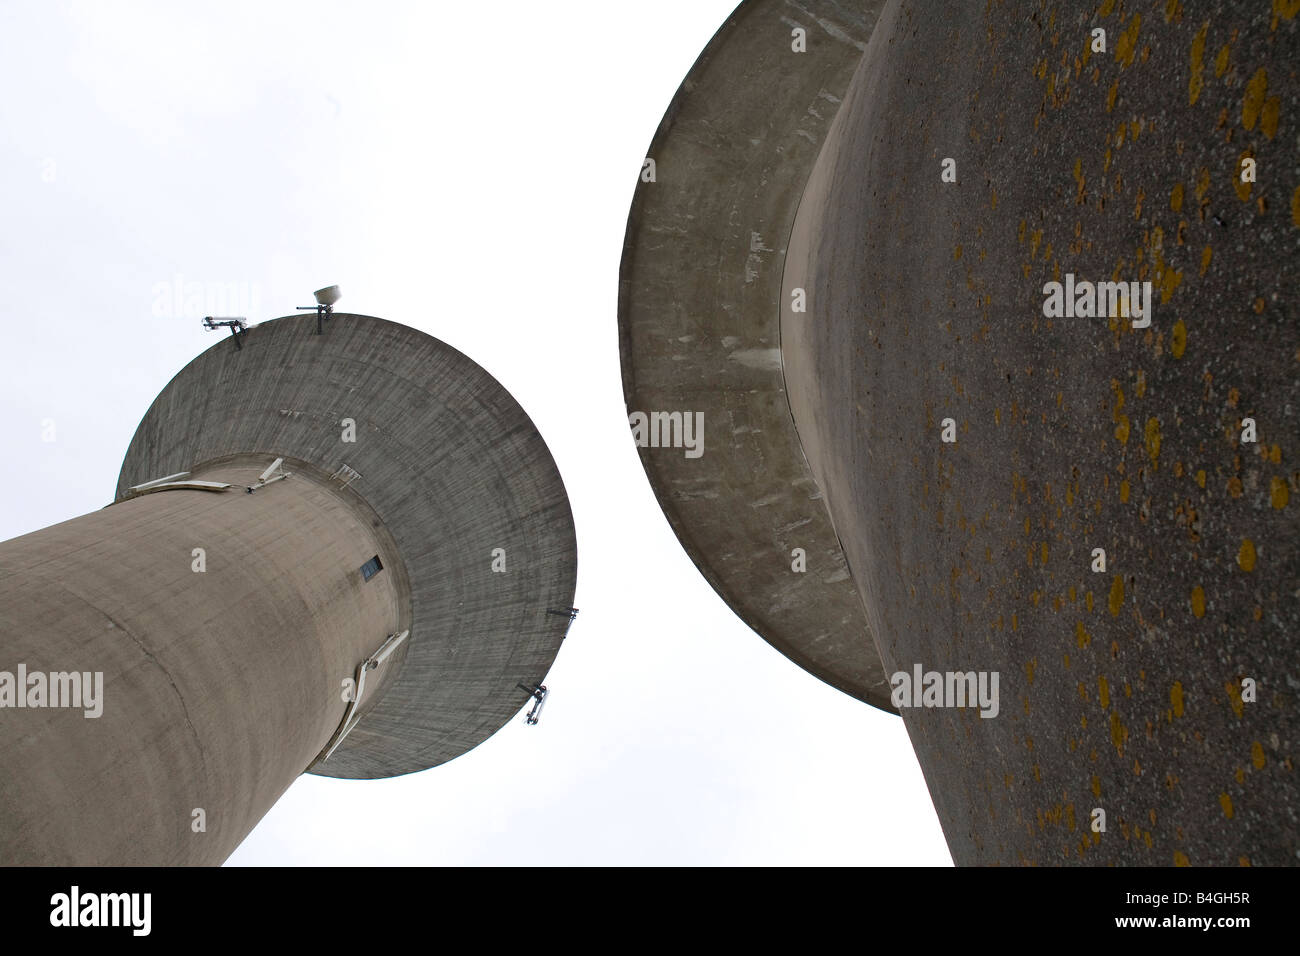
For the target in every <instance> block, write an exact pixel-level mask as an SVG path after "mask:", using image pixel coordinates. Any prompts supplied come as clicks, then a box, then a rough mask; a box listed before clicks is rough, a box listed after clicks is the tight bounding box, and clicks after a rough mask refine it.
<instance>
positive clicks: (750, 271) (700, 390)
mask: <svg viewBox="0 0 1300 956" xmlns="http://www.w3.org/2000/svg"><path fill="white" fill-rule="evenodd" d="M883 5H884V4H883V2H877V0H871V2H866V3H861V4H856V5H852V6H846V5H842V4H839V3H833V2H826V0H808V2H806V3H802V4H799V5H792V4H789V3H785V2H780V0H752V2H748V3H744V4H742V5H741V6H740V7H738V8H737V9H736V10H735V11H734V12H733V13H732V15H731V17H730V18H729V19H728V21H727V22H726V23H725V24H724V25H723V26H722V28H721V29H719V31H718V32H717V34H716V35H715V36H714V37H713V39H712V41H711V42H710V43H709V45H708V47H707V48H706V49H705V50H704V52H703V53H702V54H701V55H700V57H699V59H698V60H697V61H696V63H695V65H694V66H693V67H692V68H691V71H690V72H689V74H688V75H687V77H686V79H685V80H684V81H683V83H682V85H681V88H680V89H679V90H678V92H677V94H676V96H675V97H674V98H673V101H672V104H671V105H670V106H669V108H668V111H667V113H666V114H665V115H664V118H663V121H662V122H661V123H660V126H659V129H658V131H657V132H656V134H655V136H654V139H653V141H652V143H651V146H650V150H649V152H648V154H647V156H648V157H649V158H651V159H653V160H654V162H655V178H654V181H653V182H649V181H645V177H643V178H642V180H640V181H638V183H637V191H636V195H635V197H634V199H633V202H632V209H631V212H630V214H629V216H628V224H627V235H626V238H625V240H624V248H623V259H622V264H621V268H620V274H619V345H620V352H621V355H622V371H623V390H624V397H625V400H626V403H627V410H628V413H629V415H632V414H633V413H636V412H641V413H643V414H645V415H647V416H650V415H652V414H654V413H655V412H659V413H672V412H679V413H702V415H703V439H704V441H703V450H702V453H701V454H699V455H698V457H688V456H687V455H686V454H685V453H684V449H683V448H680V447H652V446H651V445H650V444H647V445H645V446H642V447H640V448H639V449H638V451H639V453H640V456H641V463H642V465H643V467H644V468H645V470H646V475H647V477H648V478H649V479H650V484H651V486H652V487H653V489H654V492H655V495H656V497H657V498H658V500H659V504H660V507H661V508H662V509H663V511H664V514H665V516H666V517H667V518H668V521H669V523H670V524H671V525H672V528H673V531H674V532H675V533H676V535H677V537H678V540H680V541H681V543H682V546H683V547H684V548H685V550H686V552H687V554H688V555H689V556H690V558H691V560H692V561H693V562H694V563H695V565H696V566H697V567H698V568H699V569H700V572H701V573H702V574H703V575H704V577H705V579H706V580H708V582H709V584H710V585H712V586H713V588H714V590H715V591H717V593H718V594H719V595H720V596H721V597H722V598H723V600H725V601H726V602H727V604H728V605H729V606H730V607H731V608H732V609H733V610H734V611H735V612H736V613H737V614H738V615H739V616H740V617H741V619H743V620H744V621H745V623H746V624H748V625H749V626H750V627H751V628H753V630H754V631H756V632H757V633H758V634H759V635H760V636H762V637H763V638H764V639H765V640H766V641H767V642H768V643H770V644H771V645H772V646H773V647H775V648H776V649H777V650H779V651H780V652H781V653H782V654H784V655H785V656H786V657H788V658H790V659H791V660H792V661H794V662H795V663H796V664H798V665H799V666H800V667H802V668H804V669H805V670H807V671H809V672H810V673H812V674H814V675H815V676H817V677H819V678H821V679H822V680H824V681H826V682H827V683H829V684H831V685H832V686H834V687H837V688H839V689H840V690H842V691H844V692H845V693H847V694H850V695H852V696H853V697H856V698H858V699H860V700H863V701H866V702H867V703H869V704H872V705H873V706H876V707H879V708H882V709H885V710H893V707H892V705H891V704H890V702H889V685H888V683H887V681H886V680H885V675H884V672H883V670H882V667H881V664H880V658H879V655H878V654H877V653H876V649H875V646H874V644H873V639H872V635H871V631H870V628H869V627H868V624H867V620H866V617H865V615H864V613H863V607H862V603H861V601H860V599H859V597H858V593H857V591H856V589H855V587H854V584H853V581H852V579H851V577H850V574H849V569H848V566H847V564H846V561H845V557H844V552H843V549H842V548H841V546H840V543H839V541H838V539H837V538H836V536H835V531H834V529H833V528H832V526H831V522H830V519H829V516H828V514H827V510H826V506H825V503H824V502H823V500H822V496H821V492H820V490H819V489H818V486H817V483H816V481H815V480H814V478H813V475H812V472H811V471H810V469H809V467H808V463H807V462H806V460H805V459H804V456H803V453H802V451H801V449H800V445H799V436H798V434H797V433H796V430H795V426H794V422H793V420H792V418H791V414H790V407H789V403H788V401H787V397H786V392H785V382H784V378H783V373H782V367H781V352H780V319H781V313H780V310H781V308H782V307H783V306H782V304H781V299H780V295H781V280H782V272H783V268H784V260H785V252H786V244H787V241H788V237H789V235H790V230H791V228H792V226H793V223H794V218H795V213H796V210H797V209H798V205H799V198H800V195H801V193H802V191H803V188H804V183H805V181H806V179H807V177H808V174H809V172H810V171H811V170H812V167H813V164H814V163H815V161H816V159H817V156H818V151H819V149H820V146H821V144H822V142H823V140H824V139H825V136H826V133H827V130H828V129H829V127H830V123H831V121H832V120H833V118H834V117H835V114H836V111H837V110H838V108H839V103H840V100H841V98H842V97H843V95H844V92H845V90H846V89H847V87H848V85H849V81H850V79H851V78H852V76H853V71H854V69H855V67H856V66H857V64H858V61H859V59H860V58H861V56H862V52H863V50H864V49H865V48H866V42H867V39H868V38H869V36H870V35H871V29H872V25H873V23H874V21H875V18H876V16H877V15H878V12H879V10H880V8H881V7H882V6H883ZM796 28H802V29H804V30H805V32H806V39H807V52H804V53H799V52H795V51H794V50H793V49H792V42H793V40H792V30H794V29H796ZM651 440H652V439H651ZM796 549H800V550H801V551H802V552H803V559H804V560H805V562H806V571H803V572H799V571H796V570H794V568H795V566H796V564H797V562H798V561H799V560H800V556H799V555H798V553H797V552H796Z"/></svg>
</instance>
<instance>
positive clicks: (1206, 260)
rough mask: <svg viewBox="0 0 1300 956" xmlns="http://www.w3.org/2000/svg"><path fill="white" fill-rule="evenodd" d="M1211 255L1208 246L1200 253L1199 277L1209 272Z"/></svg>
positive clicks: (1298, 191) (1298, 194) (1299, 193)
mask: <svg viewBox="0 0 1300 956" xmlns="http://www.w3.org/2000/svg"><path fill="white" fill-rule="evenodd" d="M1296 195H1297V196H1300V190H1297V191H1296ZM1213 255H1214V253H1213V252H1211V251H1210V247H1209V246H1206V247H1205V248H1204V249H1203V250H1202V251H1201V275H1205V273H1206V272H1207V271H1208V270H1209V268H1210V258H1211V257H1212V256H1213Z"/></svg>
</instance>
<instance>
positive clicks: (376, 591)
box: [0, 457, 410, 866]
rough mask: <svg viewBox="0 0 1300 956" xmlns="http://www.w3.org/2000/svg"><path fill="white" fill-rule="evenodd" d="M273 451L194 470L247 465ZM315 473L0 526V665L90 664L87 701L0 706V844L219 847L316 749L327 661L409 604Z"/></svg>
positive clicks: (170, 852) (231, 477) (214, 473)
mask: <svg viewBox="0 0 1300 956" xmlns="http://www.w3.org/2000/svg"><path fill="white" fill-rule="evenodd" d="M270 461H271V459H270V458H265V457H264V458H263V459H261V460H260V461H259V462H258V463H257V464H253V465H250V464H248V463H243V464H237V463H226V464H225V465H220V466H215V467H212V468H207V469H203V470H202V471H200V472H196V477H201V478H203V479H205V480H211V481H226V482H236V483H238V484H240V485H248V484H251V483H253V482H254V481H255V480H256V478H257V475H258V474H259V473H260V472H261V471H262V469H263V468H265V467H266V466H267V464H269V463H270ZM156 477H162V476H161V475H158V476H156ZM323 478H324V476H320V475H313V474H312V473H310V472H309V471H306V470H302V469H296V470H295V471H294V475H293V477H292V478H290V479H286V480H284V481H280V482H276V483H275V484H273V485H268V486H267V487H266V488H263V489H261V490H259V491H257V492H256V493H254V494H251V495H250V494H247V493H244V492H243V490H242V488H240V489H238V490H235V491H228V492H225V493H211V492H204V491H165V492H158V493H155V494H150V495H144V496H142V497H138V498H133V499H132V500H129V501H123V502H121V503H119V504H116V505H114V506H112V507H109V508H104V509H102V510H100V511H95V512H92V513H90V514H88V515H84V516H82V517H80V518H74V519H73V520H71V521H65V522H63V523H61V524H57V525H54V526H52V527H49V528H45V529H43V530H41V531H36V532H33V533H32V534H28V535H24V536H22V537H20V538H14V539H13V540H11V541H6V542H3V543H0V635H2V636H3V639H2V643H0V671H6V672H8V673H9V674H16V673H17V670H18V666H19V665H20V664H25V665H26V667H27V671H28V673H32V672H37V671H40V672H50V671H55V672H69V671H79V672H90V673H94V672H96V671H98V672H102V674H103V690H102V698H101V699H100V701H99V705H100V707H101V708H102V713H101V714H100V715H99V716H98V717H87V716H85V713H86V711H85V708H84V707H74V708H59V709H54V708H50V707H43V708H22V709H19V708H15V707H13V706H12V704H13V703H14V701H12V700H10V701H7V702H6V706H5V707H4V708H3V709H0V728H2V729H3V732H0V864H4V865H12V864H42V865H46V864H55V865H74V864H75V865H96V866H97V865H110V864H112V865H133V864H154V865H158V864H163V865H174V864H219V863H221V862H222V861H223V860H224V859H225V858H226V857H227V856H229V854H230V853H231V851H232V850H234V848H235V847H236V846H238V845H239V843H240V842H241V841H242V840H243V839H244V837H245V836H247V835H248V831H249V830H251V829H252V828H253V826H254V825H255V824H256V823H257V821H258V820H260V819H261V818H262V816H263V815H264V814H265V813H266V811H267V810H269V809H270V808H271V806H272V804H274V803H275V801H276V800H277V799H279V797H280V795H281V794H282V793H283V792H284V791H285V790H286V789H287V788H288V787H289V785H290V784H291V783H293V781H294V779H295V778H296V777H297V776H298V774H300V773H301V772H302V771H303V770H304V769H306V767H307V766H308V765H309V764H310V763H311V762H312V761H313V760H314V759H315V758H316V756H317V754H318V753H319V752H320V750H321V748H322V747H324V746H325V744H326V743H327V741H329V740H330V738H331V737H332V736H333V734H334V732H335V730H336V729H337V727H338V726H339V723H340V721H341V720H342V719H343V715H344V712H345V710H346V708H347V704H346V703H344V701H343V700H342V696H341V693H340V679H341V678H342V677H344V676H351V675H352V674H353V672H354V671H355V669H356V666H357V663H358V662H359V661H361V660H363V659H364V658H365V657H366V656H367V655H369V654H370V653H372V652H373V651H374V650H375V649H376V648H377V647H378V646H379V645H380V644H381V643H382V642H383V640H384V638H385V636H386V635H387V634H389V633H393V632H395V631H397V630H399V629H401V628H403V627H407V626H409V619H410V601H409V594H408V593H407V592H406V590H405V582H404V578H403V576H402V575H401V569H400V560H399V559H398V556H397V555H396V554H395V553H394V552H393V550H392V548H391V547H390V546H388V542H386V541H385V540H384V538H383V536H381V535H379V534H376V533H375V530H374V529H373V528H372V526H371V521H370V517H371V516H370V514H369V513H368V512H367V511H366V510H364V509H361V508H357V507H355V506H354V505H353V503H352V502H350V501H348V500H347V498H346V496H345V495H343V494H340V493H339V492H337V491H336V490H334V489H332V488H331V487H329V485H328V483H327V482H325V481H323V480H322V479H323ZM195 548H202V549H203V550H204V552H205V556H204V559H205V562H206V570H205V571H203V572H202V573H199V572H196V571H195V570H194V564H193V562H194V557H193V549H195ZM376 553H382V554H383V555H384V560H385V562H386V564H385V568H384V570H383V571H382V572H380V573H379V574H377V575H376V576H375V577H373V578H372V579H371V580H370V581H368V582H363V580H362V575H361V573H360V567H361V565H362V564H363V563H364V562H365V561H366V560H368V559H369V558H370V557H371V556H372V555H374V554H376ZM399 665H400V661H394V662H389V663H386V664H385V665H384V666H383V667H380V668H378V669H377V670H376V671H374V672H373V673H372V674H371V675H370V676H369V677H368V678H367V688H366V690H367V694H368V695H369V694H372V693H373V694H374V695H375V697H376V698H378V697H379V696H380V695H382V694H383V693H384V690H385V684H386V683H387V677H388V674H389V672H391V671H392V670H393V669H394V668H395V667H397V666H399ZM372 678H373V679H374V683H373V685H372V684H371V679H372ZM22 690H23V693H24V694H26V693H27V688H25V687H24V688H23V689H22ZM365 699H366V698H365V697H363V701H364V700H365ZM45 702H46V703H50V702H51V701H50V699H49V698H48V697H47V698H45ZM83 703H84V701H83ZM196 809H198V810H201V811H202V813H203V817H202V822H203V825H204V827H205V829H204V830H203V831H202V832H196V831H195V830H194V825H195V823H196V820H198V819H200V818H198V817H196V816H195V815H194V811H195V810H196Z"/></svg>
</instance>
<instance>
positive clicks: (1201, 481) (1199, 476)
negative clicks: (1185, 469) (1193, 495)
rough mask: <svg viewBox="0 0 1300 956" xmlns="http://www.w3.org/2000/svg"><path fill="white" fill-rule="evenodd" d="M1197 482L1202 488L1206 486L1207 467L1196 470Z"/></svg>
mask: <svg viewBox="0 0 1300 956" xmlns="http://www.w3.org/2000/svg"><path fill="white" fill-rule="evenodd" d="M1196 483H1197V484H1198V485H1200V486H1201V487H1202V488H1204V487H1205V469H1204V468H1202V469H1200V470H1199V471H1197V472H1196Z"/></svg>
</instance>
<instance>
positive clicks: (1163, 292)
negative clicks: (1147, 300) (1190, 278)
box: [1160, 266, 1183, 305]
mask: <svg viewBox="0 0 1300 956" xmlns="http://www.w3.org/2000/svg"><path fill="white" fill-rule="evenodd" d="M1182 282H1183V274H1182V273H1181V272H1179V271H1178V270H1177V269H1175V268H1174V267H1173V266H1165V267H1164V269H1163V271H1162V272H1161V276H1160V304H1161V305H1164V304H1165V303H1166V302H1168V301H1169V300H1170V299H1171V298H1172V297H1173V294H1174V290H1175V289H1177V288H1178V287H1179V286H1180V285H1181V284H1182Z"/></svg>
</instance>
